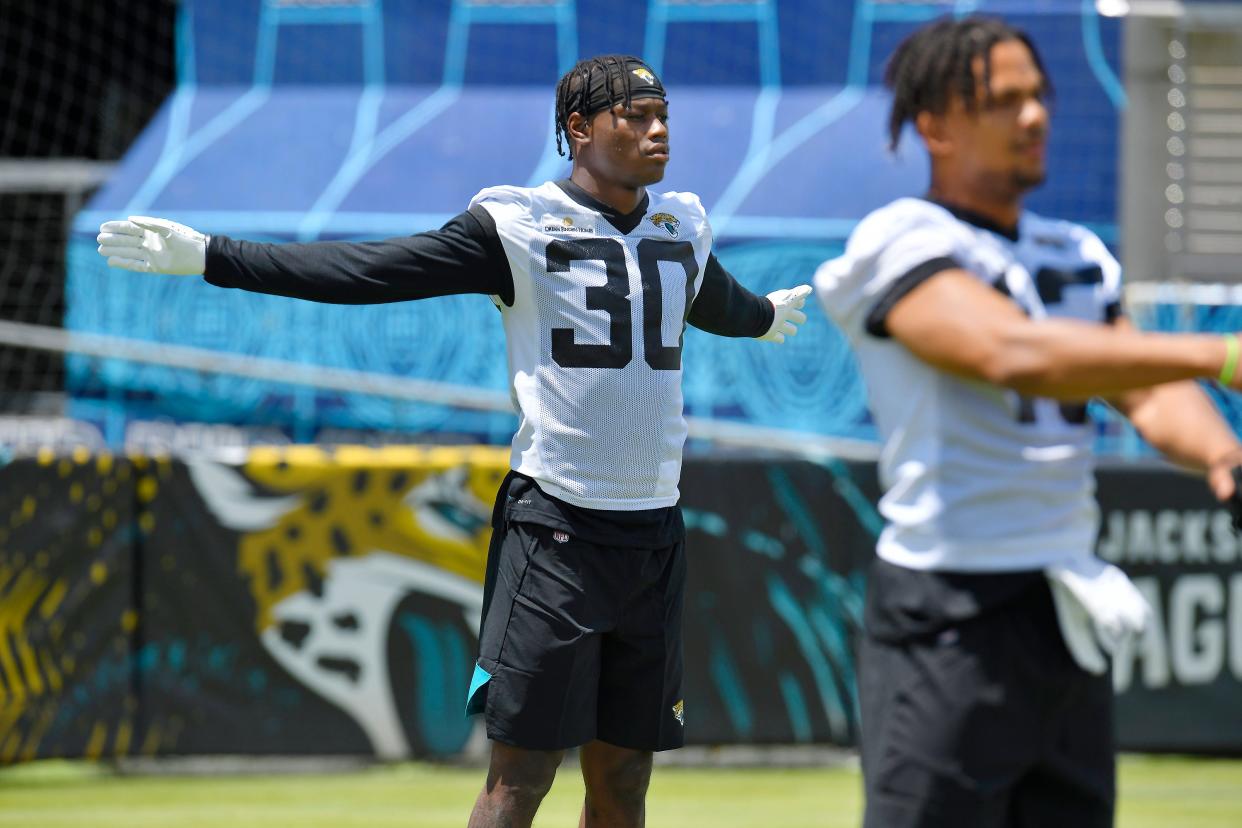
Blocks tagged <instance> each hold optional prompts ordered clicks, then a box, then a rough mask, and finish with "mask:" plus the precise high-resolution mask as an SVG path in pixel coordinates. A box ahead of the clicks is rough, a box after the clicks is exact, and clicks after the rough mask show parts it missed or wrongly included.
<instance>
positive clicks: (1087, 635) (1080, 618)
mask: <svg viewBox="0 0 1242 828" xmlns="http://www.w3.org/2000/svg"><path fill="white" fill-rule="evenodd" d="M1045 574H1046V575H1047V576H1048V581H1049V583H1050V585H1051V587H1052V597H1053V602H1054V603H1055V605H1056V611H1057V620H1058V621H1059V622H1060V625H1061V632H1062V634H1063V636H1064V637H1065V644H1066V647H1067V648H1068V649H1069V651H1070V654H1071V655H1073V656H1074V660H1075V661H1077V662H1078V664H1079V665H1080V666H1081V667H1082V668H1083V669H1085V670H1087V671H1088V672H1092V673H1097V674H1098V673H1103V672H1104V671H1105V669H1107V662H1106V661H1105V659H1104V656H1103V653H1101V652H1100V650H1101V648H1102V649H1103V650H1104V652H1107V653H1109V654H1115V653H1117V652H1118V651H1120V650H1121V649H1122V648H1123V647H1125V646H1126V645H1127V644H1128V642H1129V641H1130V640H1132V639H1133V638H1135V637H1137V636H1139V635H1141V634H1142V632H1143V630H1145V629H1146V628H1147V625H1148V624H1149V623H1151V617H1152V611H1151V606H1150V605H1149V604H1148V603H1147V599H1146V598H1144V597H1143V593H1141V592H1139V591H1138V587H1136V586H1134V583H1133V582H1132V581H1131V580H1130V579H1129V578H1127V577H1126V574H1125V573H1124V572H1122V571H1121V570H1120V569H1118V568H1117V567H1115V566H1113V565H1112V564H1107V563H1105V562H1104V561H1101V560H1100V559H1099V558H1096V557H1093V556H1092V557H1085V558H1080V559H1075V560H1073V561H1070V562H1068V563H1064V564H1059V565H1057V566H1051V567H1048V569H1046V570H1045Z"/></svg>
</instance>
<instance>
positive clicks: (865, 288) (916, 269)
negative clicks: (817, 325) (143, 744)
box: [814, 202, 965, 338]
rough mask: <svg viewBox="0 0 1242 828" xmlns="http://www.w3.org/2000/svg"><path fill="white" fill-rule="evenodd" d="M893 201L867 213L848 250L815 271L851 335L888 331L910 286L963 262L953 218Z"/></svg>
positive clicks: (826, 300) (826, 303)
mask: <svg viewBox="0 0 1242 828" xmlns="http://www.w3.org/2000/svg"><path fill="white" fill-rule="evenodd" d="M902 208H903V202H898V203H896V204H894V205H890V206H889V207H888V208H885V209H884V210H881V211H877V212H876V213H873V214H871V215H870V216H868V217H867V218H865V219H864V220H863V221H862V222H861V223H860V224H859V225H858V227H857V228H855V230H854V232H853V233H852V234H851V235H850V239H849V241H848V243H847V244H846V248H845V252H844V254H842V255H841V256H839V257H838V258H836V259H831V260H829V261H827V262H825V263H824V264H822V265H820V267H819V268H818V270H816V272H815V278H814V285H815V294H816V295H817V296H818V297H819V301H820V303H821V304H822V305H823V307H824V310H825V311H826V312H827V314H828V315H829V317H830V318H831V319H833V320H834V321H835V322H836V323H837V324H838V325H839V326H840V327H841V328H842V329H843V330H844V331H845V332H846V333H847V334H848V335H849V336H851V337H855V338H856V337H860V336H862V335H864V334H870V335H871V336H877V337H887V336H888V327H887V317H888V313H889V312H890V311H891V310H892V309H893V307H894V306H895V305H896V304H897V303H898V302H899V301H900V300H901V299H902V298H903V297H905V296H906V295H907V294H909V293H910V291H912V290H914V288H916V287H918V286H919V285H921V284H922V283H923V282H925V281H927V280H928V279H930V278H931V277H932V276H935V275H936V274H938V273H941V272H943V271H945V270H951V269H955V268H961V267H963V264H962V262H963V261H965V257H964V256H963V255H962V254H961V251H960V248H959V245H960V242H959V241H958V240H957V236H956V233H955V232H954V228H953V226H952V224H951V222H950V221H949V220H947V219H944V218H941V217H939V216H937V215H936V214H935V213H934V212H932V211H931V210H928V209H923V208H922V206H921V205H918V206H914V207H911V208H906V209H902Z"/></svg>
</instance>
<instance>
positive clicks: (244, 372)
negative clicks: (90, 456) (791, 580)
mask: <svg viewBox="0 0 1242 828" xmlns="http://www.w3.org/2000/svg"><path fill="white" fill-rule="evenodd" d="M0 344H4V345H13V346H16V347H19V348H34V349H37V350H41V351H55V352H58V353H63V354H83V355H85V356H92V357H98V358H101V359H121V360H128V361H130V362H142V363H146V364H149V365H162V366H165V367H169V368H184V369H187V370H191V371H203V372H207V373H213V374H233V375H236V376H241V377H247V378H250V379H258V380H266V381H269V382H278V383H287V384H291V385H309V386H314V387H316V388H329V389H332V390H334V391H344V392H348V393H353V394H376V395H378V396H383V397H392V398H395V399H401V400H411V401H415V402H422V403H430V404H436V405H448V406H454V407H456V408H470V409H475V410H478V411H496V412H501V413H506V414H512V413H513V406H512V404H511V402H510V398H509V395H508V394H506V393H504V392H501V391H490V390H486V389H481V388H474V387H471V386H466V385H454V384H452V383H446V382H436V381H433V380H418V379H410V378H408V377H397V376H393V375H392V374H380V373H375V372H371V371H353V370H349V369H346V368H326V367H323V366H319V365H306V364H304V363H300V362H290V361H288V360H283V359H269V358H266V357H250V356H242V355H240V354H230V353H226V352H223V351H213V350H209V349H207V348H193V347H190V346H187V345H167V344H164V343H159V342H151V341H147V340H141V339H129V338H126V337H119V336H111V335H108V334H94V333H80V332H76V331H66V330H64V329H62V328H53V327H49V326H46V325H30V324H27V323H24V322H7V321H0ZM686 425H687V427H688V429H689V435H690V437H692V438H695V439H701V440H711V441H713V442H716V443H720V444H725V445H732V446H737V447H742V448H752V449H763V450H767V451H778V452H782V453H788V454H793V455H796V456H798V457H803V458H806V459H808V460H812V461H824V460H832V459H840V460H875V459H877V458H878V457H879V453H880V451H879V446H878V445H876V444H875V443H872V442H869V441H866V440H850V439H846V438H841V437H825V436H823V435H822V434H812V433H807V432H800V431H790V430H787V429H781V428H769V427H765V426H757V425H751V424H749V423H737V422H730V421H727V420H715V419H711V418H706V417H687V418H686Z"/></svg>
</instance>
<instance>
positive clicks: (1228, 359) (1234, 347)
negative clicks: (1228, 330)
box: [1220, 334, 1240, 385]
mask: <svg viewBox="0 0 1242 828" xmlns="http://www.w3.org/2000/svg"><path fill="white" fill-rule="evenodd" d="M1239 350H1240V349H1239V347H1238V335H1237V334H1225V364H1224V365H1222V366H1221V368H1220V384H1221V385H1232V384H1233V376H1234V374H1236V373H1237V371H1238V351H1239Z"/></svg>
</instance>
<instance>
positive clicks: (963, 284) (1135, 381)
mask: <svg viewBox="0 0 1242 828" xmlns="http://www.w3.org/2000/svg"><path fill="white" fill-rule="evenodd" d="M884 322H885V327H886V329H887V331H888V333H889V334H890V335H891V336H893V337H894V338H895V339H897V340H898V341H899V342H901V343H902V344H903V345H905V346H906V347H907V348H909V349H910V351H911V352H913V353H914V354H915V355H916V356H918V357H919V358H920V359H922V360H923V361H924V362H927V363H929V364H931V365H934V366H936V367H938V368H940V369H942V370H944V371H947V372H949V373H953V374H957V375H959V376H963V377H967V378H970V379H977V380H983V381H985V382H990V383H993V384H995V385H1001V386H1004V387H1007V388H1012V389H1014V390H1017V391H1019V392H1021V393H1023V394H1027V395H1030V396H1038V397H1051V398H1054V399H1062V400H1085V399H1089V398H1091V397H1115V396H1118V395H1120V394H1123V393H1125V392H1127V391H1131V390H1134V389H1138V388H1150V387H1152V386H1156V385H1160V384H1163V383H1167V382H1176V381H1178V380H1185V379H1196V378H1213V377H1216V376H1218V375H1219V374H1220V372H1221V368H1222V366H1224V365H1225V362H1226V358H1227V346H1226V338H1225V337H1220V336H1206V335H1187V334H1152V333H1141V332H1139V331H1136V330H1134V329H1132V328H1129V327H1125V326H1120V327H1118V326H1111V325H1103V324H1098V323H1090V322H1081V321H1077V320H1070V319H1041V320H1033V319H1030V318H1028V317H1027V316H1026V315H1025V314H1024V313H1023V312H1022V310H1021V309H1020V308H1019V307H1018V306H1017V304H1015V303H1014V302H1013V301H1012V300H1011V299H1009V298H1008V297H1006V296H1003V295H1002V294H1000V293H999V292H998V291H996V290H994V289H993V288H991V287H990V286H988V285H986V284H984V283H982V282H980V281H979V279H978V278H977V277H975V276H973V275H972V274H970V273H967V272H965V271H961V270H944V271H941V272H940V273H938V274H936V275H935V276H933V277H931V278H929V279H927V280H926V281H925V282H923V283H922V284H920V285H919V286H918V287H916V288H914V289H913V290H911V291H910V292H909V293H908V294H906V295H905V296H903V297H902V298H901V299H899V300H898V301H897V303H896V304H895V305H894V306H893V307H892V308H891V309H890V310H889V311H888V314H887V316H886V317H885V320H884ZM1233 386H1234V387H1235V388H1238V387H1242V371H1239V372H1238V376H1235V377H1234V378H1233Z"/></svg>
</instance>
